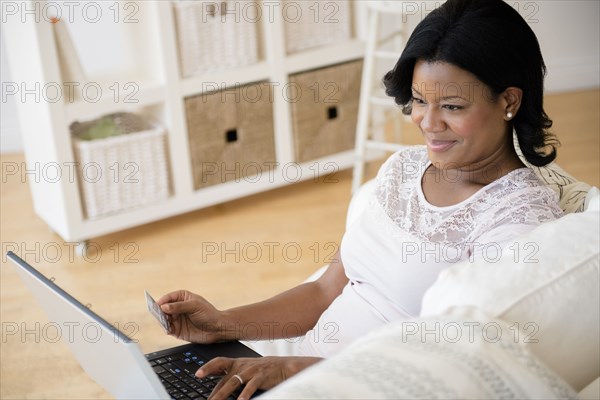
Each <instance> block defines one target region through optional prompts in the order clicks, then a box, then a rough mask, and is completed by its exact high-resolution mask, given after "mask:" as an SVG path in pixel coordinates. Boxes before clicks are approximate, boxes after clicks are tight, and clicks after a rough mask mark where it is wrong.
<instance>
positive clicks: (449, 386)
mask: <svg viewBox="0 0 600 400" xmlns="http://www.w3.org/2000/svg"><path fill="white" fill-rule="evenodd" d="M499 332H503V333H502V334H501V335H500V336H498V333H499ZM490 339H492V340H490ZM576 396H577V394H576V392H574V391H573V389H572V388H571V387H570V386H569V385H568V384H566V383H565V382H564V380H562V379H561V378H560V377H558V376H557V375H556V374H555V373H553V372H552V371H551V370H549V369H548V368H547V367H546V366H544V365H543V364H542V363H540V362H539V360H537V359H536V357H535V356H533V355H532V354H531V353H530V352H529V351H528V349H527V348H526V346H523V345H522V343H515V342H514V341H513V340H512V337H511V332H510V327H509V326H508V325H507V324H505V323H504V322H503V321H500V320H494V319H490V318H489V316H487V315H485V314H483V313H481V312H480V311H479V310H476V309H473V308H469V307H465V308H461V309H453V310H452V312H451V313H448V314H447V315H445V316H442V317H432V318H427V319H412V320H410V321H401V322H396V323H393V324H389V325H387V326H385V327H383V328H380V329H378V330H376V331H374V332H371V333H369V334H368V335H366V336H365V337H363V338H361V339H359V340H357V341H356V342H354V343H353V344H351V345H350V346H349V347H348V348H346V349H344V350H343V351H342V352H340V353H338V354H336V355H335V356H333V357H331V358H329V359H327V360H325V361H321V362H319V363H317V364H316V365H315V366H313V367H311V368H308V369H307V370H305V371H303V372H301V373H300V374H298V375H296V376H294V377H292V378H291V379H289V380H288V381H286V382H283V383H282V384H281V385H279V386H277V387H275V388H274V389H272V390H270V391H268V392H266V393H265V394H264V395H263V396H261V397H260V399H278V400H279V399H361V400H362V399H394V400H396V399H498V398H513V399H574V398H576Z"/></svg>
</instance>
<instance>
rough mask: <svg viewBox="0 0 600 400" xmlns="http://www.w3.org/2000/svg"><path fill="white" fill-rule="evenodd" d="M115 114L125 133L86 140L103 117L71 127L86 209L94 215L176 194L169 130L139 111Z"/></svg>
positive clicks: (92, 216)
mask: <svg viewBox="0 0 600 400" xmlns="http://www.w3.org/2000/svg"><path fill="white" fill-rule="evenodd" d="M108 117H110V118H112V119H113V120H114V122H115V125H117V126H118V127H119V128H120V129H121V130H122V131H124V132H125V134H123V135H119V136H113V137H108V138H104V139H97V140H80V139H79V138H78V137H77V136H78V134H80V133H82V132H84V131H85V130H87V129H89V128H90V127H91V126H92V125H93V124H94V123H96V121H97V120H93V121H86V122H75V123H73V124H71V126H70V129H71V133H72V137H73V149H74V153H75V160H76V162H77V174H78V181H79V188H80V194H81V198H82V203H83V208H84V213H85V215H86V217H87V218H89V219H94V218H97V217H101V216H106V215H109V214H114V213H118V212H120V211H123V210H127V209H133V208H137V207H141V206H144V205H146V204H150V203H154V202H156V201H159V200H162V199H165V198H167V197H169V195H170V186H169V173H168V159H167V152H166V132H165V129H164V128H163V127H162V126H159V125H158V124H155V123H152V122H149V121H147V120H145V119H143V118H141V117H139V116H137V115H135V114H130V113H115V114H111V115H109V116H108Z"/></svg>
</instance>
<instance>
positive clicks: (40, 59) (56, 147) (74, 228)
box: [3, 1, 364, 241]
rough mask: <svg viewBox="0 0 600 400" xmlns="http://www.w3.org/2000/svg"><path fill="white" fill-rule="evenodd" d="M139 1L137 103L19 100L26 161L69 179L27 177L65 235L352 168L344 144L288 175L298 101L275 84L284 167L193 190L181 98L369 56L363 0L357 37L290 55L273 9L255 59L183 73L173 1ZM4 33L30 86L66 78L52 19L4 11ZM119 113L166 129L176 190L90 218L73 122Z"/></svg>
mask: <svg viewBox="0 0 600 400" xmlns="http://www.w3.org/2000/svg"><path fill="white" fill-rule="evenodd" d="M127 3H131V2H127ZM271 3H272V2H271ZM22 4H23V7H29V8H30V9H32V8H34V7H36V4H37V7H41V8H43V5H44V4H45V2H34V1H29V2H24V3H22ZM136 4H137V6H138V7H139V12H138V15H139V18H138V20H139V21H140V22H139V23H137V24H135V26H132V27H131V29H132V37H133V39H134V40H136V41H137V42H139V43H137V42H136V43H137V44H139V46H145V47H143V48H142V50H140V51H141V52H142V53H141V54H142V55H143V57H140V58H139V60H140V61H139V65H137V68H139V69H140V71H139V73H135V74H134V76H133V77H132V79H131V81H132V82H136V89H137V92H136V93H135V99H137V100H138V102H137V103H128V102H126V101H125V100H126V96H127V95H130V94H131V93H130V92H128V91H127V90H121V91H120V92H119V95H118V96H117V98H116V99H115V97H114V96H115V93H114V92H113V91H104V92H103V97H102V98H101V99H100V100H99V101H97V102H95V103H91V102H86V101H84V100H78V101H75V102H67V101H58V102H48V101H39V102H35V101H26V102H18V103H19V104H18V113H19V119H20V127H21V131H22V136H23V144H24V148H25V158H26V163H27V166H28V167H27V168H28V169H29V170H32V169H35V168H38V169H39V170H40V171H43V168H44V167H45V166H47V165H58V166H59V167H60V168H61V171H62V177H61V179H59V180H58V181H56V180H54V179H53V180H48V179H44V177H43V176H42V177H41V178H42V179H29V184H30V188H31V193H32V196H33V202H34V207H35V211H36V213H37V214H38V215H39V216H40V217H41V218H42V219H43V220H44V221H46V223H47V224H48V225H49V226H50V227H51V229H52V230H53V231H54V232H56V233H57V234H59V235H60V236H61V237H62V238H63V239H64V240H66V241H85V240H88V239H91V238H94V237H97V236H101V235H105V234H109V233H111V232H116V231H119V230H123V229H127V228H131V227H134V226H138V225H141V224H145V223H149V222H153V221H157V220H160V219H163V218H167V217H170V216H174V215H177V214H181V213H185V212H189V211H192V210H196V209H200V208H203V207H208V206H211V205H214V204H218V203H221V202H225V201H228V200H232V199H236V198H239V197H243V196H247V195H251V194H254V193H258V192H262V191H265V190H269V189H273V188H276V187H280V186H283V185H286V184H289V183H292V182H295V181H299V180H306V179H313V178H314V177H315V174H317V173H318V174H326V173H331V172H332V168H331V166H332V165H334V166H336V168H339V169H345V168H350V167H351V166H352V165H353V162H354V151H353V150H350V151H345V152H342V153H338V154H333V155H331V156H328V157H326V158H323V159H318V160H314V161H311V162H307V163H302V164H296V165H297V166H298V171H301V178H300V179H298V180H295V179H294V180H290V179H288V178H287V177H286V176H285V175H284V168H285V167H286V166H287V165H289V164H290V163H295V160H294V149H293V136H292V120H291V119H292V116H291V107H290V104H289V103H288V102H286V100H285V97H284V96H283V95H282V94H281V91H277V90H276V91H275V97H274V102H273V116H274V121H273V122H274V127H275V151H276V159H277V163H278V166H277V167H276V168H275V170H273V171H271V172H270V173H268V172H267V171H265V173H263V174H262V175H261V177H260V179H258V180H255V179H252V180H248V179H244V178H241V179H240V180H239V181H238V182H235V181H233V182H226V183H222V184H219V185H215V186H210V187H207V188H202V189H200V190H194V187H193V174H192V170H191V168H192V164H191V160H190V151H189V143H188V134H187V127H186V116H185V111H184V98H185V97H186V96H191V95H197V94H201V93H202V92H203V90H206V85H205V83H206V82H214V83H218V84H219V86H221V85H223V86H224V87H226V88H227V87H233V86H235V85H244V84H248V83H254V82H260V81H269V82H278V83H280V85H279V88H281V87H282V86H283V85H284V84H285V83H286V82H288V81H289V75H290V74H294V73H298V72H301V71H305V70H311V69H316V68H321V67H325V66H329V65H333V64H337V63H342V62H347V61H352V60H356V59H360V58H362V57H363V55H364V43H363V42H362V41H361V40H359V39H357V36H358V35H357V34H356V33H357V32H361V29H362V22H361V18H360V16H361V14H362V11H361V10H362V6H363V5H361V4H360V3H359V2H356V3H354V2H353V3H352V7H353V13H352V14H353V21H352V25H353V32H354V35H353V38H352V39H351V40H348V41H345V42H342V43H336V44H333V45H328V46H323V47H319V48H314V49H310V50H306V51H303V52H301V53H297V54H290V55H288V54H286V50H285V39H284V25H283V24H284V21H283V19H282V15H281V13H274V14H273V15H274V18H273V19H272V20H269V18H261V19H260V31H261V32H260V35H259V40H260V41H261V43H260V45H259V47H260V48H261V53H262V54H261V58H260V60H259V62H258V63H257V64H255V65H250V66H247V67H242V68H236V69H234V70H224V71H221V72H217V73H211V74H207V75H206V76H194V77H191V78H185V79H182V78H180V68H179V58H178V51H177V38H176V29H175V22H174V15H173V10H172V5H171V3H170V2H168V1H141V2H136ZM3 30H4V34H5V35H6V42H5V43H6V47H7V53H8V59H9V62H10V63H11V64H10V67H11V73H12V77H13V78H14V81H15V82H19V83H22V84H24V85H25V87H34V85H35V84H36V82H37V83H39V84H40V85H41V86H42V87H43V86H44V85H45V84H47V83H51V82H63V80H62V78H61V71H60V67H59V59H58V56H57V47H56V43H55V40H54V35H53V32H52V25H51V24H50V23H48V22H47V21H45V20H44V19H43V18H42V19H39V20H38V21H36V20H35V18H7V21H6V23H5V24H4V26H3ZM88 78H89V77H88ZM103 79H105V82H106V84H105V85H104V84H101V85H102V87H104V88H106V87H109V86H110V85H111V83H110V82H111V79H110V78H106V77H105V78H103ZM90 80H92V79H90ZM97 81H99V80H97ZM116 81H118V82H120V83H121V85H124V84H125V83H126V82H128V80H127V79H126V78H124V77H122V76H119V77H118V79H116ZM121 89H123V87H121ZM30 97H32V96H30ZM119 111H132V112H136V113H140V114H143V115H148V116H151V117H152V118H154V119H157V120H158V121H160V122H161V123H162V124H163V125H164V126H165V127H166V130H167V137H168V140H167V142H168V156H169V160H170V179H171V187H172V195H171V196H170V197H169V198H168V199H167V200H165V201H161V202H158V203H155V204H151V205H148V206H144V207H141V208H137V209H132V210H126V211H123V212H120V213H118V214H114V215H109V216H106V217H102V218H98V219H86V217H85V215H84V211H83V207H82V201H81V199H80V189H79V187H78V182H77V177H76V175H75V176H73V172H74V170H73V167H72V166H73V165H74V163H75V159H74V155H73V150H72V143H71V137H70V132H69V125H70V124H71V123H72V122H74V121H75V120H85V119H91V118H97V117H99V116H101V115H105V114H108V113H113V112H119ZM331 163H333V164H331Z"/></svg>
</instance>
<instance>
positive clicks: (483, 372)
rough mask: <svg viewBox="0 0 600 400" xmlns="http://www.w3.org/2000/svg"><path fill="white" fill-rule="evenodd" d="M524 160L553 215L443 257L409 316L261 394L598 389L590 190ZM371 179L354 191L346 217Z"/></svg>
mask: <svg viewBox="0 0 600 400" xmlns="http://www.w3.org/2000/svg"><path fill="white" fill-rule="evenodd" d="M535 171H536V173H537V174H538V176H539V177H540V179H542V180H543V181H544V182H546V184H547V185H549V186H550V187H552V188H553V189H554V190H555V191H556V192H557V193H558V194H559V196H560V200H561V206H562V208H563V210H564V211H565V213H566V214H565V216H563V217H561V218H560V219H558V220H556V221H553V222H550V223H546V224H543V225H541V226H539V227H537V228H535V229H534V230H532V231H531V232H529V233H527V234H525V235H521V236H519V237H515V238H514V242H513V243H511V244H510V245H508V246H506V247H504V248H503V252H502V254H501V257H499V258H498V259H495V260H494V262H485V261H484V260H480V261H473V262H471V261H465V262H462V263H458V264H456V265H454V266H452V267H450V268H448V269H447V270H445V271H444V272H442V273H441V274H440V275H439V277H438V279H437V281H436V282H435V284H434V285H433V286H432V287H431V288H429V290H428V291H427V292H426V294H425V297H424V299H423V304H422V310H421V315H420V316H419V317H418V318H414V319H411V320H408V321H402V322H398V323H393V324H389V325H388V326H386V327H384V328H382V329H379V330H376V331H374V332H372V333H370V334H368V335H367V336H365V337H363V338H361V339H359V340H358V341H356V342H354V343H353V344H351V345H350V346H349V347H348V348H346V349H345V350H344V351H342V352H341V353H339V354H338V355H336V356H334V357H331V358H329V359H327V360H324V361H322V362H320V363H318V364H316V365H315V366H313V367H311V368H309V369H307V370H305V371H302V372H301V373H299V374H298V375H296V376H294V377H292V378H291V379H289V380H287V381H285V382H283V383H282V384H281V385H279V386H277V387H275V388H274V389H272V390H270V391H268V392H267V393H265V394H264V395H263V396H262V397H261V399H263V398H264V399H284V398H290V399H291V398H293V399H323V398H336V399H337V398H344V399H346V398H348V399H352V398H356V399H359V398H360V399H372V398H378V399H379V398H381V399H402V398H407V399H408V398H410V399H415V398H428V399H429V398H432V399H433V398H472V399H486V398H519V399H520V398H539V399H551V398H557V399H558V398H584V399H592V398H595V399H598V398H600V379H599V378H598V377H599V376H600V287H599V282H600V272H599V263H600V193H599V191H598V189H597V188H591V187H590V186H589V185H586V184H584V183H581V182H577V181H576V180H575V179H574V178H573V177H571V176H570V175H568V174H567V173H566V172H564V171H563V170H562V169H560V168H559V167H558V166H556V165H551V166H550V167H545V168H536V169H535ZM372 187H373V183H372V182H371V183H367V184H365V185H364V186H363V187H362V188H361V189H360V191H359V193H357V194H355V196H354V197H353V199H352V201H351V203H350V207H349V211H348V217H347V220H348V223H350V222H352V219H353V218H355V216H356V215H357V213H358V212H360V209H361V208H362V207H364V206H365V204H364V201H365V200H364V198H365V197H366V193H368V191H369V190H371V189H372ZM511 246H512V247H511ZM517 250H519V251H520V253H519V252H518V251H517ZM517 253H519V254H517ZM318 274H319V272H318V273H317V274H315V276H317V275H318ZM313 278H314V276H313Z"/></svg>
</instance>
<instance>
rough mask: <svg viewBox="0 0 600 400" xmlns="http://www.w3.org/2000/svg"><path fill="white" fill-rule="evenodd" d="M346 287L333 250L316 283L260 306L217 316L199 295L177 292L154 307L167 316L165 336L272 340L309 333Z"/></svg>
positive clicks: (198, 339)
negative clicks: (168, 327)
mask: <svg viewBox="0 0 600 400" xmlns="http://www.w3.org/2000/svg"><path fill="white" fill-rule="evenodd" d="M347 282H348V278H347V277H346V275H345V273H344V266H343V264H342V261H341V258H340V255H339V251H338V252H337V253H336V255H335V256H334V260H333V262H331V264H330V265H329V267H328V268H327V270H326V271H325V273H324V274H323V275H322V276H321V277H320V278H319V279H317V280H316V281H314V282H307V283H304V284H301V285H299V286H297V287H295V288H293V289H290V290H287V291H285V292H283V293H281V294H279V295H277V296H274V297H272V298H270V299H268V300H265V301H261V302H258V303H254V304H249V305H246V306H241V307H236V308H232V309H229V310H225V311H219V310H217V309H216V308H215V307H214V306H212V305H211V304H210V303H209V302H208V301H206V300H205V299H204V298H202V297H201V296H198V295H195V294H193V293H190V292H188V291H184V290H180V291H176V292H172V293H169V294H167V295H165V296H163V297H161V298H160V299H159V300H158V301H157V303H158V304H159V305H160V306H161V308H162V310H163V311H164V312H165V313H166V314H168V315H169V319H170V325H171V329H170V331H169V333H170V334H171V335H173V336H175V337H178V338H180V339H183V340H188V341H192V342H197V343H212V342H217V341H228V340H265V339H269V340H272V339H278V338H284V337H292V336H300V335H303V334H305V333H306V332H308V331H309V330H310V329H311V328H312V327H313V326H314V325H315V324H316V323H317V321H318V320H319V317H320V316H321V314H322V313H323V312H324V311H325V309H327V307H329V305H330V304H331V303H332V302H333V300H334V299H335V298H336V297H337V296H339V295H340V293H342V290H343V288H344V286H345V285H346V283H347ZM291 327H293V328H291Z"/></svg>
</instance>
